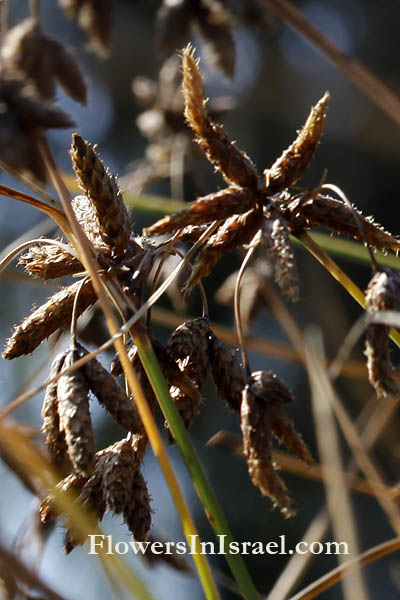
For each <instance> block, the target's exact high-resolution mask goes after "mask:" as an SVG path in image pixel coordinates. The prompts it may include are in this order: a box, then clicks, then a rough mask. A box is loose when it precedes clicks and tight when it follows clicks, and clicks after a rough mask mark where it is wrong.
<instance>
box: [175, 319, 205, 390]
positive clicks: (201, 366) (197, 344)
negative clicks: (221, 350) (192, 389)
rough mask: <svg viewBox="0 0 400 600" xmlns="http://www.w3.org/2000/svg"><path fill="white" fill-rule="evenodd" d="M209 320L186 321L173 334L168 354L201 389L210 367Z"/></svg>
mask: <svg viewBox="0 0 400 600" xmlns="http://www.w3.org/2000/svg"><path fill="white" fill-rule="evenodd" d="M209 334H210V326H209V323H208V319H206V318H203V317H199V318H196V319H190V320H189V321H185V322H184V323H182V325H179V327H177V328H176V329H175V331H173V332H172V334H171V335H170V337H169V340H168V343H167V352H168V354H169V356H170V357H171V358H173V359H174V360H175V362H176V363H177V365H178V367H179V368H180V370H181V371H182V372H183V373H185V375H187V376H188V377H189V379H191V380H192V381H193V382H194V383H195V384H196V385H197V387H198V389H201V387H202V385H203V382H204V379H205V377H206V373H207V369H208V365H209V360H210V359H209V350H208V336H209Z"/></svg>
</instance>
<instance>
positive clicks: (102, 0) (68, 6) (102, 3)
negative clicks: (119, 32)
mask: <svg viewBox="0 0 400 600" xmlns="http://www.w3.org/2000/svg"><path fill="white" fill-rule="evenodd" d="M58 3H59V5H60V6H61V8H63V9H64V11H65V13H66V15H67V16H68V17H70V18H74V19H77V20H78V22H79V25H80V26H81V27H82V29H84V30H85V31H86V33H87V35H88V36H89V39H90V45H91V47H92V48H93V50H95V51H96V52H97V53H98V54H100V55H101V56H104V55H106V54H107V50H108V47H109V45H110V42H111V30H112V21H113V0H58Z"/></svg>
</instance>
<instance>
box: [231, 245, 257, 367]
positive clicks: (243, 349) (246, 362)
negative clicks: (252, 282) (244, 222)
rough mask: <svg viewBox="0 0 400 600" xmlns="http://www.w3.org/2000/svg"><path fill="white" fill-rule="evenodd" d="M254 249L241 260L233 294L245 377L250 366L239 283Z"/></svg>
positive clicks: (253, 247)
mask: <svg viewBox="0 0 400 600" xmlns="http://www.w3.org/2000/svg"><path fill="white" fill-rule="evenodd" d="M255 250H256V248H255V246H252V247H251V248H249V250H248V251H247V254H246V256H245V257H244V259H243V262H242V264H241V266H240V270H239V273H238V276H237V278H236V285H235V295H234V306H235V325H236V331H237V335H238V339H239V345H240V351H241V353H242V361H243V368H244V370H245V372H246V375H247V377H250V376H251V368H250V363H249V356H248V354H247V349H246V344H245V342H244V335H243V327H242V319H241V317H240V285H241V283H242V278H243V275H244V272H245V270H246V268H247V265H248V264H249V262H250V260H251V259H252V256H253V254H254V252H255Z"/></svg>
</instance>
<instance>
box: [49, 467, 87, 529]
mask: <svg viewBox="0 0 400 600" xmlns="http://www.w3.org/2000/svg"><path fill="white" fill-rule="evenodd" d="M85 482H86V478H85V477H82V475H78V474H77V473H72V474H71V475H68V476H67V477H65V478H64V479H62V480H61V481H60V482H59V483H57V485H56V488H55V492H52V493H51V494H50V495H49V496H46V498H45V499H44V500H43V502H42V503H41V505H40V509H39V516H40V520H41V521H42V523H43V524H48V523H51V522H52V521H54V519H56V518H57V517H58V516H59V515H60V512H59V509H58V508H57V503H56V497H57V494H67V495H68V494H70V495H71V492H72V493H74V494H75V497H77V495H78V494H79V493H80V491H81V490H82V488H83V486H84V484H85ZM72 499H74V497H72Z"/></svg>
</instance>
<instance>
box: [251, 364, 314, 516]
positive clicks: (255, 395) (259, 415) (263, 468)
mask: <svg viewBox="0 0 400 600" xmlns="http://www.w3.org/2000/svg"><path fill="white" fill-rule="evenodd" d="M293 401H294V397H293V395H292V393H291V392H290V391H289V389H288V388H287V387H286V386H285V385H284V384H283V383H282V382H281V381H280V380H279V379H278V378H277V377H276V375H274V374H273V373H271V372H270V371H269V372H266V371H257V372H255V373H253V374H252V375H251V378H250V381H249V383H248V385H247V386H246V388H245V390H244V392H243V399H242V406H241V427H242V433H243V445H244V453H245V456H246V458H247V464H248V467H249V474H250V477H251V479H252V481H253V483H254V485H256V486H258V487H259V489H260V490H261V492H262V493H263V494H264V495H266V496H269V497H270V498H271V500H272V501H273V502H274V503H275V504H277V505H278V506H279V507H280V509H281V510H282V513H283V514H284V515H285V516H290V514H291V510H290V499H289V496H288V494H287V490H286V486H285V485H284V483H283V482H282V480H281V479H280V477H279V476H278V475H277V474H276V471H275V465H274V464H273V461H272V435H274V436H275V437H276V438H277V439H278V440H279V441H280V442H281V443H283V444H285V446H286V447H287V448H288V449H289V450H291V451H292V452H293V453H294V454H296V456H297V457H298V458H300V459H301V460H303V461H305V462H306V463H307V464H312V458H311V455H310V453H309V451H308V448H307V446H306V445H305V443H304V441H303V439H302V437H301V436H300V435H299V434H298V433H297V431H296V430H295V428H294V425H293V422H292V420H291V419H289V418H288V417H287V416H286V415H285V414H284V413H283V412H282V404H287V403H291V402H293Z"/></svg>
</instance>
